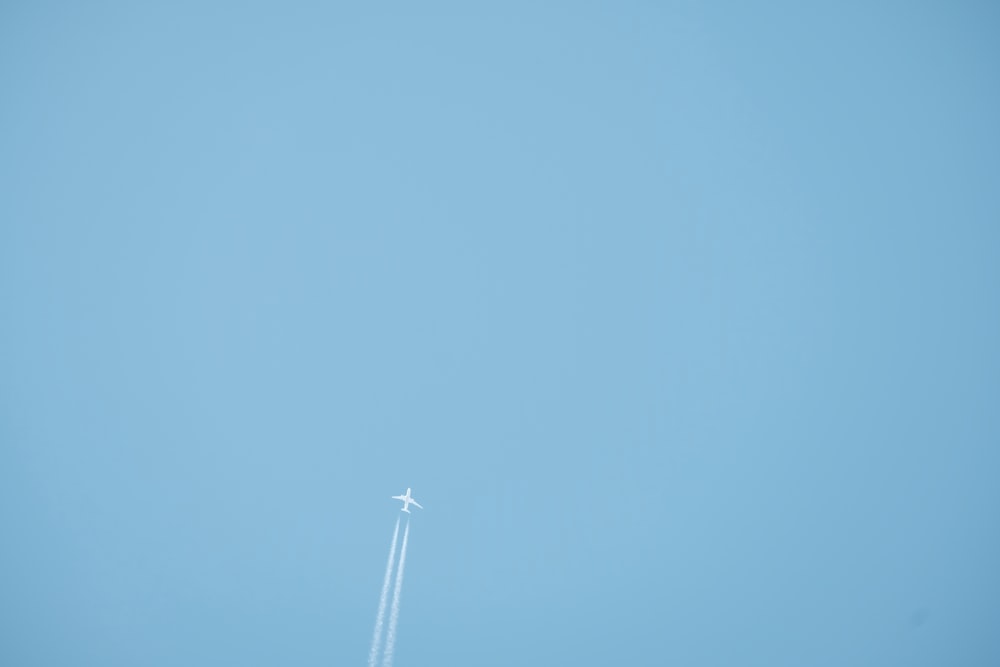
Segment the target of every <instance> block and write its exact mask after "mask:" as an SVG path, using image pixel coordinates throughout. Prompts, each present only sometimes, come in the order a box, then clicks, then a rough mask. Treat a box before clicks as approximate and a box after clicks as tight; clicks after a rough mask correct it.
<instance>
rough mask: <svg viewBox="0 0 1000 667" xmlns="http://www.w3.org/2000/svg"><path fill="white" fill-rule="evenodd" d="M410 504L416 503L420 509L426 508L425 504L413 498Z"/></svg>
mask: <svg viewBox="0 0 1000 667" xmlns="http://www.w3.org/2000/svg"><path fill="white" fill-rule="evenodd" d="M410 504H411V505H416V506H417V507H419V508H420V509H423V508H424V506H423V505H421V504H420V503H418V502H417V501H416V500H413V499H412V498H411V499H410Z"/></svg>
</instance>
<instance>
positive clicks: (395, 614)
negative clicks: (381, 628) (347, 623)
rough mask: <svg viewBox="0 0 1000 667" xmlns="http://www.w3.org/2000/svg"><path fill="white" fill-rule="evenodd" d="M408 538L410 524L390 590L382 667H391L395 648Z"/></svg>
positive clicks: (405, 533) (405, 534)
mask: <svg viewBox="0 0 1000 667" xmlns="http://www.w3.org/2000/svg"><path fill="white" fill-rule="evenodd" d="M409 536H410V522H409V521H407V522H406V530H404V531H403V546H402V548H401V549H400V550H399V569H398V570H396V585H395V587H394V588H393V589H392V613H391V614H389V634H388V635H387V636H386V639H385V657H384V658H382V667H392V652H393V649H394V648H395V647H396V623H397V622H398V621H399V592H400V590H402V588H403V567H405V566H406V539H407V538H408V537H409Z"/></svg>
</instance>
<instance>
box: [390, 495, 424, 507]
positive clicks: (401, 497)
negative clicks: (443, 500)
mask: <svg viewBox="0 0 1000 667" xmlns="http://www.w3.org/2000/svg"><path fill="white" fill-rule="evenodd" d="M392 499H393V500H403V501H405V500H406V496H393V497H392ZM413 504H414V505H417V504H416V503H413ZM417 507H420V505H417Z"/></svg>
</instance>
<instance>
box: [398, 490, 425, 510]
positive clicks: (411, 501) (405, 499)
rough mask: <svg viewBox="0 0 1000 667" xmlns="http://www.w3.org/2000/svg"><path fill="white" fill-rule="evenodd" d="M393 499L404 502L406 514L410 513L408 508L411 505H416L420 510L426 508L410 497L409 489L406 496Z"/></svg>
mask: <svg viewBox="0 0 1000 667" xmlns="http://www.w3.org/2000/svg"><path fill="white" fill-rule="evenodd" d="M392 499H393V500H402V501H403V511H404V512H406V513H407V514H409V513H410V510H408V509H406V508H407V507H409V506H410V505H416V506H417V507H419V508H420V509H423V508H424V506H423V505H421V504H420V503H418V502H417V501H416V500H414V499H413V497H412V496H411V495H410V490H409V489H407V490H406V493H405V494H403V495H401V496H393V497H392Z"/></svg>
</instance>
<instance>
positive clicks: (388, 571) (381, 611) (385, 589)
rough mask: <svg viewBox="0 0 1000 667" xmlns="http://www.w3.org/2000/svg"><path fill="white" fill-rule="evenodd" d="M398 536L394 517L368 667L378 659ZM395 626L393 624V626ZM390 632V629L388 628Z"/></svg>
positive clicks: (397, 582) (407, 526) (404, 546)
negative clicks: (394, 525)
mask: <svg viewBox="0 0 1000 667" xmlns="http://www.w3.org/2000/svg"><path fill="white" fill-rule="evenodd" d="M409 528H410V524H409V523H407V524H406V529H407V530H409ZM398 537H399V519H396V530H394V531H392V546H391V547H389V563H388V564H387V565H386V566H385V579H383V580H382V594H381V595H379V598H378V614H376V615H375V634H374V635H373V636H372V649H371V650H370V651H369V652H368V667H375V661H376V660H378V645H379V642H381V641H382V625H383V623H384V621H385V602H386V599H387V598H388V597H389V580H390V578H391V577H392V563H393V561H394V560H395V559H396V538H398ZM403 553H404V554H405V553H406V535H404V536H403ZM399 564H400V565H402V564H403V561H402V560H400V561H399ZM396 586H397V587H398V586H399V580H398V579H397V581H396ZM391 627H395V624H393V626H391ZM390 632H391V630H390Z"/></svg>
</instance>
